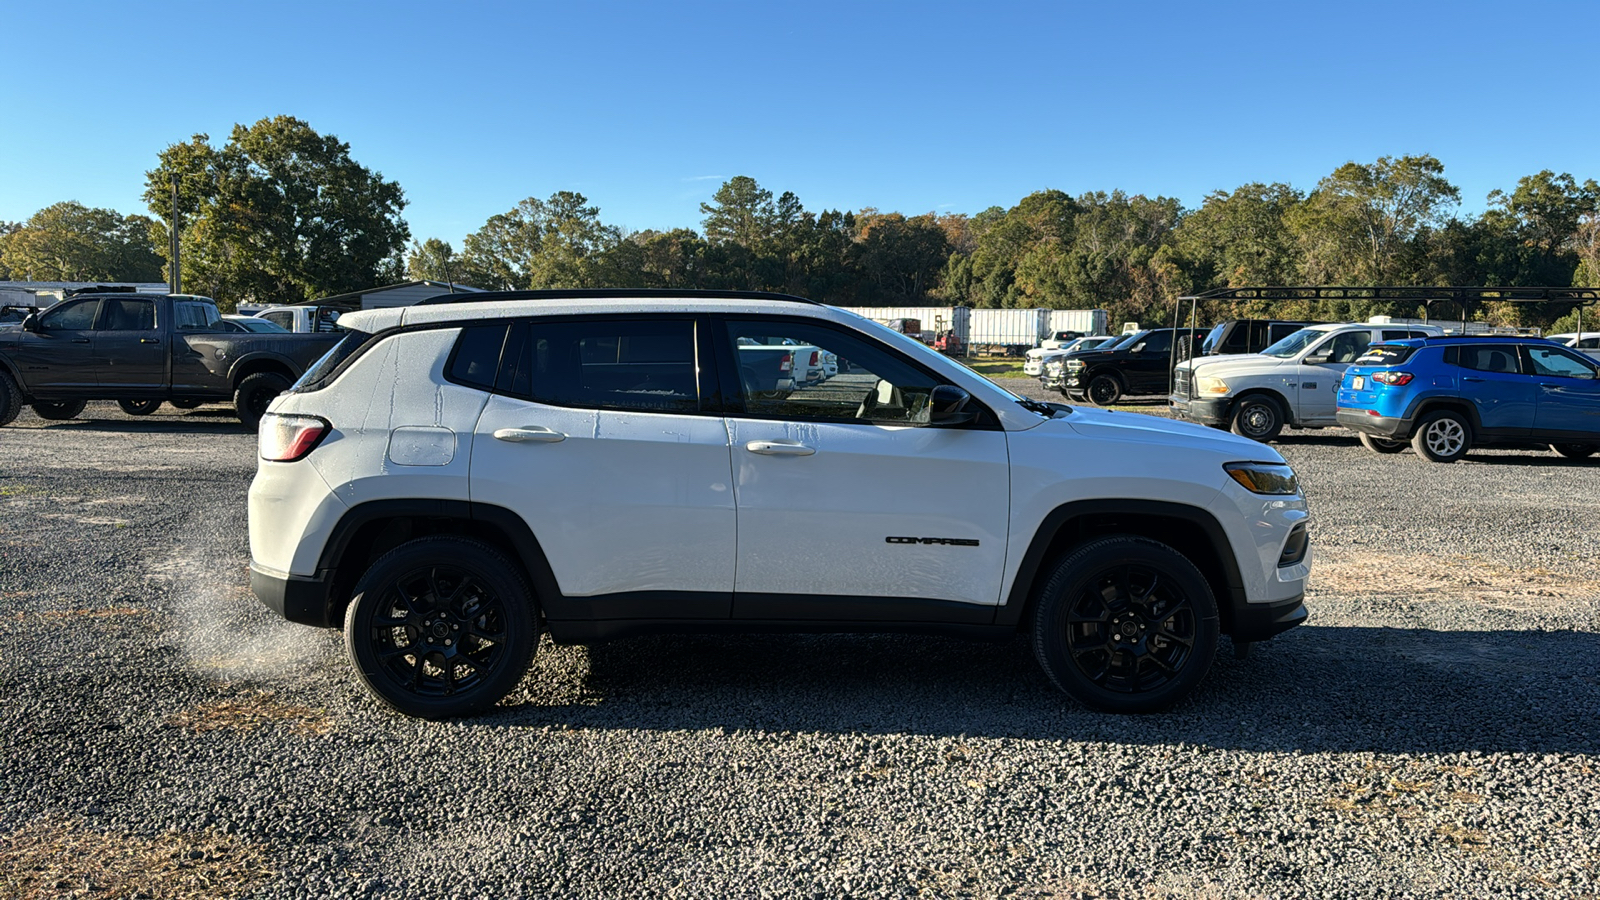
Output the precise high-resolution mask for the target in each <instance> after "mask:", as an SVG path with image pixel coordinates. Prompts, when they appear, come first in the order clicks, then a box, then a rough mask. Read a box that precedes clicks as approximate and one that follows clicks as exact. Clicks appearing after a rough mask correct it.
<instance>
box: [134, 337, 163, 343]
mask: <svg viewBox="0 0 1600 900" xmlns="http://www.w3.org/2000/svg"><path fill="white" fill-rule="evenodd" d="M139 343H141V344H159V343H161V339H160V338H139Z"/></svg>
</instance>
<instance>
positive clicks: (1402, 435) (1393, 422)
mask: <svg viewBox="0 0 1600 900" xmlns="http://www.w3.org/2000/svg"><path fill="white" fill-rule="evenodd" d="M1334 418H1336V419H1338V420H1339V424H1340V425H1343V426H1344V427H1345V428H1348V429H1350V430H1351V431H1356V432H1360V433H1362V434H1370V435H1372V436H1373V437H1381V438H1388V439H1390V440H1405V439H1406V438H1409V437H1411V425H1412V423H1411V420H1410V419H1398V418H1394V417H1392V416H1374V415H1369V414H1368V413H1367V411H1366V410H1364V409H1343V408H1341V409H1339V410H1338V411H1337V412H1335V413H1334Z"/></svg>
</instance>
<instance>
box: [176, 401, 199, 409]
mask: <svg viewBox="0 0 1600 900" xmlns="http://www.w3.org/2000/svg"><path fill="white" fill-rule="evenodd" d="M171 402H172V405H173V406H174V407H177V408H178V409H199V408H200V405H201V404H203V403H205V401H204V400H173V401H171Z"/></svg>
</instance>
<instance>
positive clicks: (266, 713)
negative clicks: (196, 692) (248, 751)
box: [167, 691, 333, 735]
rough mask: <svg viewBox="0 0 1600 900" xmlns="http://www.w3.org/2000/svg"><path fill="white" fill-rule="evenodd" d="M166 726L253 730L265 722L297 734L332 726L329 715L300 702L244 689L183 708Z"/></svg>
mask: <svg viewBox="0 0 1600 900" xmlns="http://www.w3.org/2000/svg"><path fill="white" fill-rule="evenodd" d="M167 725H169V726H171V727H173V728H182V729H184V730H185V731H190V732H194V733H195V734H203V733H205V732H208V731H239V732H250V731H254V730H256V729H257V728H260V727H262V726H263V725H287V726H288V728H289V730H290V731H291V732H293V733H295V734H304V735H318V734H327V733H328V731H329V729H331V728H332V727H333V721H332V720H331V719H329V718H328V714H327V713H325V712H323V711H322V710H319V709H312V708H311V707H309V706H301V705H300V704H298V703H285V702H283V701H282V700H279V699H278V698H277V697H275V696H274V695H273V694H272V693H270V692H268V691H245V692H243V693H241V694H239V695H237V696H234V697H227V698H225V699H222V700H213V701H211V702H209V703H201V704H198V705H195V706H191V707H189V708H187V709H184V710H180V711H179V712H177V713H174V714H173V715H172V716H169V717H168V718H167Z"/></svg>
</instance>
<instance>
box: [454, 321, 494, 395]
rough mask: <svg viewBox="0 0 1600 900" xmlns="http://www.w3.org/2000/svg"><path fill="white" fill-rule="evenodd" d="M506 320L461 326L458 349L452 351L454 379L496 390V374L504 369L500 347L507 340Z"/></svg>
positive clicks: (469, 385)
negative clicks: (502, 367) (501, 362)
mask: <svg viewBox="0 0 1600 900" xmlns="http://www.w3.org/2000/svg"><path fill="white" fill-rule="evenodd" d="M508 327H509V326H508V325H507V323H505V322H499V323H496V324H493V325H473V326H470V327H467V328H463V329H461V336H460V337H458V338H456V347H455V350H453V351H452V352H451V355H450V365H449V368H448V370H447V371H448V375H449V378H450V380H451V381H454V382H456V383H457V384H464V385H466V386H467V387H474V388H478V389H479V390H484V391H492V390H494V380H495V375H496V374H497V373H498V372H499V371H500V351H501V349H502V348H503V347H504V346H505V343H506V330H507V328H508Z"/></svg>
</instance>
